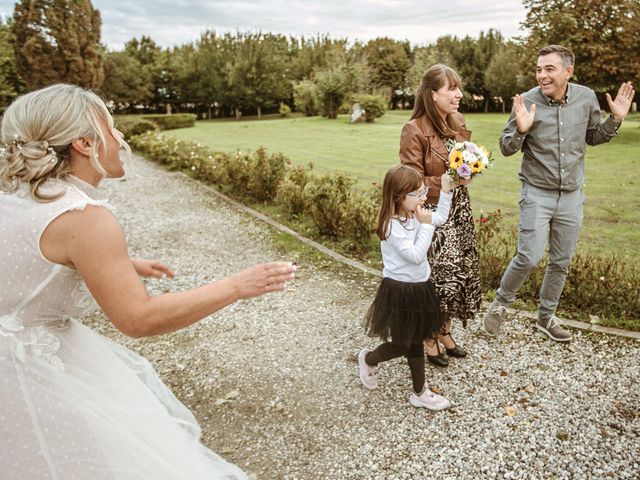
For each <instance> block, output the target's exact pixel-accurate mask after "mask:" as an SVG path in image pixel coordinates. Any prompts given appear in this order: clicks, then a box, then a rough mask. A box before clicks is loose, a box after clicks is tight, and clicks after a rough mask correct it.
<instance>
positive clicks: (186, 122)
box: [142, 113, 197, 130]
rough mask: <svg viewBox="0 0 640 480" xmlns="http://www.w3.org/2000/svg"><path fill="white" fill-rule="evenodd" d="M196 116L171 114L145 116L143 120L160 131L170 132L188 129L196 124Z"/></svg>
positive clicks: (191, 114)
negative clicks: (152, 124) (151, 123)
mask: <svg viewBox="0 0 640 480" xmlns="http://www.w3.org/2000/svg"><path fill="white" fill-rule="evenodd" d="M196 118H197V116H196V115H195V114H194V113H173V114H171V115H163V114H156V115H145V116H143V117H142V119H143V120H149V121H151V122H153V123H155V124H156V125H158V127H160V129H161V130H172V129H174V128H189V127H193V126H194V125H195V124H196Z"/></svg>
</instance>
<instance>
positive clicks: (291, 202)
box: [276, 163, 313, 218]
mask: <svg viewBox="0 0 640 480" xmlns="http://www.w3.org/2000/svg"><path fill="white" fill-rule="evenodd" d="M312 170H313V164H311V163H310V164H309V166H308V167H304V166H302V165H295V166H293V167H291V168H290V169H289V172H288V174H287V176H286V178H285V180H284V182H282V184H281V185H280V188H279V189H278V195H277V197H276V203H278V204H279V205H281V206H282V208H283V209H284V211H285V213H286V214H287V215H288V216H289V217H290V218H292V217H299V216H300V215H302V214H303V213H304V211H305V210H306V207H307V204H306V196H305V193H304V188H305V187H306V186H307V183H308V182H309V180H310V178H311V176H312Z"/></svg>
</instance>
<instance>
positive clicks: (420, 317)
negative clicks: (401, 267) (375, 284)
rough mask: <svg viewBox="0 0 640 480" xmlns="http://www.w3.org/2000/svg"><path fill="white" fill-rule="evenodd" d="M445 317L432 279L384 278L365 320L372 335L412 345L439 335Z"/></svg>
mask: <svg viewBox="0 0 640 480" xmlns="http://www.w3.org/2000/svg"><path fill="white" fill-rule="evenodd" d="M445 320H446V317H445V316H444V314H443V313H442V310H441V309H440V299H439V298H438V294H437V293H436V289H435V286H434V285H433V283H432V282H431V280H427V281H426V282H419V283H408V282H399V281H398V280H392V279H391V278H383V279H382V283H381V284H380V287H379V288H378V293H376V298H375V300H374V301H373V303H372V304H371V306H370V307H369V310H368V311H367V314H366V316H365V318H364V323H365V328H366V332H367V334H368V335H370V336H372V337H380V338H381V339H382V340H384V341H385V342H391V343H393V344H396V345H402V346H404V347H406V348H409V347H410V346H411V345H416V344H420V343H422V342H423V341H424V340H425V339H427V338H436V337H437V336H438V332H439V331H440V328H441V327H442V325H443V324H444V323H445Z"/></svg>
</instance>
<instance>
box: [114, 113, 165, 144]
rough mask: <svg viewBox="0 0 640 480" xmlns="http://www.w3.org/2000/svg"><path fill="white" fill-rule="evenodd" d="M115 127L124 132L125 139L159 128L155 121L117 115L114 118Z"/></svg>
mask: <svg viewBox="0 0 640 480" xmlns="http://www.w3.org/2000/svg"><path fill="white" fill-rule="evenodd" d="M115 127H116V128H117V129H118V130H120V131H121V132H122V133H123V134H124V138H126V139H129V138H131V137H133V136H135V135H142V134H143V133H147V132H155V131H157V130H159V127H158V125H157V124H156V123H154V122H151V121H149V120H143V119H141V118H140V117H117V118H116V119H115Z"/></svg>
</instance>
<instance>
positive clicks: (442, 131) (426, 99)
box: [411, 63, 462, 138]
mask: <svg viewBox="0 0 640 480" xmlns="http://www.w3.org/2000/svg"><path fill="white" fill-rule="evenodd" d="M447 81H448V82H449V87H451V88H455V87H461V86H462V81H461V80H460V76H459V75H458V74H457V73H456V71H455V70H454V69H452V68H450V67H447V66H446V65H443V64H442V63H437V64H435V65H432V66H430V67H429V68H428V69H427V71H426V72H424V75H423V76H422V82H420V86H419V87H418V90H417V91H416V99H415V101H414V103H413V112H411V120H413V119H414V118H419V117H422V116H426V117H427V119H429V121H430V122H431V123H432V125H433V128H435V130H436V132H437V133H438V136H440V137H441V138H453V137H455V134H456V131H458V122H456V119H455V118H454V117H453V115H451V114H447V116H446V117H445V118H444V119H443V118H442V117H441V116H440V114H439V113H438V109H437V107H436V104H435V102H434V101H433V95H432V92H435V91H436V90H440V89H441V88H442V87H443V86H444V85H445V84H446V83H447Z"/></svg>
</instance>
